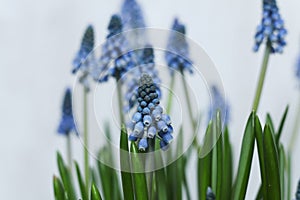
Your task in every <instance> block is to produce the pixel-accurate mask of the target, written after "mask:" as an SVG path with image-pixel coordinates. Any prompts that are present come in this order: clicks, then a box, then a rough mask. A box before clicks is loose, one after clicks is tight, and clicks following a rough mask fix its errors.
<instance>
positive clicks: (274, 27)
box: [253, 0, 287, 53]
mask: <svg viewBox="0 0 300 200" xmlns="http://www.w3.org/2000/svg"><path fill="white" fill-rule="evenodd" d="M286 34H287V30H286V29H285V28H284V21H283V19H282V18H281V16H280V14H279V8H278V7H277V4H276V1H275V0H263V18H262V21H261V24H260V25H258V27H257V30H256V34H255V45H254V48H253V50H254V51H255V52H257V51H258V50H259V47H260V45H261V44H262V43H263V42H264V40H266V41H267V43H269V44H270V45H271V51H272V53H282V52H283V48H284V46H286V41H285V36H286Z"/></svg>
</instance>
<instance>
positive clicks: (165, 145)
mask: <svg viewBox="0 0 300 200" xmlns="http://www.w3.org/2000/svg"><path fill="white" fill-rule="evenodd" d="M159 146H160V148H161V149H162V150H164V151H166V150H168V147H169V145H168V143H166V142H164V141H163V140H161V141H160V142H159Z"/></svg>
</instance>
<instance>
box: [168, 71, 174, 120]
mask: <svg viewBox="0 0 300 200" xmlns="http://www.w3.org/2000/svg"><path fill="white" fill-rule="evenodd" d="M174 85H175V74H173V76H172V78H171V82H170V87H169V95H168V101H167V102H168V104H167V114H168V115H169V114H170V112H171V108H172V103H173V101H172V100H173V90H174Z"/></svg>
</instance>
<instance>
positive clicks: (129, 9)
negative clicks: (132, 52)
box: [121, 0, 146, 47]
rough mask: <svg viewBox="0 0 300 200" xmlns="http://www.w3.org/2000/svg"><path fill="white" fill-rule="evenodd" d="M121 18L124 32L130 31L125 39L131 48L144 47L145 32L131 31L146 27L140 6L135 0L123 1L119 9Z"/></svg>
mask: <svg viewBox="0 0 300 200" xmlns="http://www.w3.org/2000/svg"><path fill="white" fill-rule="evenodd" d="M121 17H122V21H123V24H124V31H128V30H131V32H130V34H129V35H128V38H127V39H128V40H129V42H130V44H131V46H133V47H136V46H144V45H145V42H146V33H145V31H143V30H133V29H138V28H145V27H146V25H145V20H144V16H143V12H142V9H141V7H140V5H139V4H138V3H137V2H136V1H135V0H124V3H123V4H122V8H121Z"/></svg>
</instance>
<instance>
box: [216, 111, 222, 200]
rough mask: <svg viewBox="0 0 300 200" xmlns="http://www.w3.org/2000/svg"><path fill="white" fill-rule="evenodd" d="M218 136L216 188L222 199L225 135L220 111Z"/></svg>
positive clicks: (219, 197)
mask: <svg viewBox="0 0 300 200" xmlns="http://www.w3.org/2000/svg"><path fill="white" fill-rule="evenodd" d="M215 126H216V132H215V134H216V136H219V139H218V141H217V145H216V151H217V158H216V160H217V185H216V186H217V188H216V190H215V191H216V199H217V200H221V199H223V198H224V196H223V195H224V194H222V183H223V180H222V179H223V170H224V169H223V136H222V126H221V116H220V112H219V111H218V112H217V115H216V122H215Z"/></svg>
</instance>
